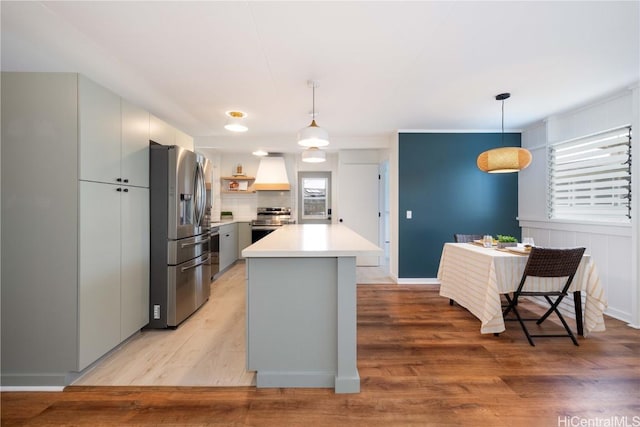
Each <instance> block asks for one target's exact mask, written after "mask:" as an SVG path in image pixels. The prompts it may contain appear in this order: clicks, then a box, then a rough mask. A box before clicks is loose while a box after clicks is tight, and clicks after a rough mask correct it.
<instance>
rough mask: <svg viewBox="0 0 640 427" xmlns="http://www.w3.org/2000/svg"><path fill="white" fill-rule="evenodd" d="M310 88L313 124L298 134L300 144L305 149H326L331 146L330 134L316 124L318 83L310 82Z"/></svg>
mask: <svg viewBox="0 0 640 427" xmlns="http://www.w3.org/2000/svg"><path fill="white" fill-rule="evenodd" d="M307 84H308V86H309V87H311V88H312V89H313V98H312V110H311V111H312V112H311V124H310V125H309V126H307V127H306V128H304V129H302V130H301V131H300V132H298V144H299V145H301V146H303V147H325V146H327V145H329V132H327V131H326V130H324V129H323V128H321V127H320V126H318V124H317V123H316V88H317V87H318V82H317V81H315V80H309V81H308V82H307Z"/></svg>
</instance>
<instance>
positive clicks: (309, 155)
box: [302, 147, 327, 163]
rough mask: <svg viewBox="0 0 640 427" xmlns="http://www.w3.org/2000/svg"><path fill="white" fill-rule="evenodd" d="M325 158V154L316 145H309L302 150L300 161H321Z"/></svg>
mask: <svg viewBox="0 0 640 427" xmlns="http://www.w3.org/2000/svg"><path fill="white" fill-rule="evenodd" d="M326 160H327V154H326V153H325V152H324V151H322V150H321V149H319V148H318V147H309V148H307V149H306V150H304V151H303V152H302V161H303V162H306V163H322V162H324V161H326Z"/></svg>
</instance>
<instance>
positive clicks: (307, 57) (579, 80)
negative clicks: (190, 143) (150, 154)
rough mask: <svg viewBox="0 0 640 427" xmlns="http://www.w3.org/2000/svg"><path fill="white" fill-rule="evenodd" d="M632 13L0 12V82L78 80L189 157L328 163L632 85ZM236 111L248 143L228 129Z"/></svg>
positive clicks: (85, 7) (425, 6)
mask: <svg viewBox="0 0 640 427" xmlns="http://www.w3.org/2000/svg"><path fill="white" fill-rule="evenodd" d="M639 6H640V2H638V1H624V2H613V1H602V2H598V1H569V2H558V1H548V2H547V1H531V2H506V1H498V2H485V1H471V2H462V1H440V2H436V1H408V2H400V1H389V2H380V1H356V2H322V1H317V2H312V1H299V2H296V1H289V2H270V1H233V2H231V1H228V2H223V1H201V2H183V1H175V2H173V1H165V2H149V1H141V2H134V1H126V2H111V1H109V2H94V1H91V2H89V1H86V2H83V1H80V2H63V1H56V2H10V1H2V2H1V3H0V8H1V9H0V12H1V15H2V22H1V24H2V45H1V47H2V51H1V53H2V58H1V60H2V63H1V65H2V70H3V71H73V72H80V73H83V74H85V75H87V76H88V77H90V78H92V79H93V80H95V81H97V82H98V83H101V84H103V85H104V86H106V87H108V88H110V89H112V90H113V91H115V92H117V93H119V94H120V95H122V96H123V97H125V98H127V99H129V100H130V101H132V102H134V103H136V104H139V105H141V106H143V107H145V108H147V109H148V110H149V111H151V112H152V113H153V114H155V115H156V116H158V117H160V118H162V119H164V120H166V121H167V122H169V123H171V124H173V125H174V126H176V127H178V128H180V129H181V130H183V131H185V132H187V133H189V134H191V135H193V136H194V137H195V139H196V147H201V148H203V147H210V148H215V149H218V150H221V151H252V150H254V149H257V148H263V149H267V150H271V151H282V152H295V151H296V150H299V149H298V148H297V146H296V133H297V131H298V130H299V129H301V128H303V127H305V126H307V125H308V124H309V122H310V121H311V117H310V112H311V103H312V102H311V101H312V90H311V89H310V88H309V87H308V86H307V80H309V79H313V80H317V81H318V82H319V87H318V88H317V89H316V110H317V112H318V113H319V114H318V116H317V121H318V123H319V125H320V126H322V127H324V128H325V129H327V130H328V131H329V135H330V138H331V145H330V146H329V149H330V150H336V149H342V148H378V147H384V146H386V145H387V144H388V141H389V137H390V135H392V134H393V132H394V131H395V130H397V129H430V130H490V131H495V130H499V129H500V126H501V123H500V120H501V110H500V108H501V105H500V102H499V101H496V100H495V95H497V94H498V93H501V92H511V94H512V96H511V98H510V99H509V100H507V101H505V117H504V121H505V123H504V125H505V129H508V130H509V129H521V128H524V127H526V126H527V125H529V124H531V123H534V122H536V121H538V120H541V119H543V118H545V117H547V116H549V115H551V114H554V113H558V112H562V111H565V110H567V109H570V108H572V107H576V106H578V105H581V104H584V103H586V102H589V101H592V100H594V99H597V98H600V97H603V96H605V95H607V94H609V93H611V92H612V91H615V90H618V89H623V88H625V87H628V86H630V85H632V84H635V83H636V82H638V80H639V79H640V26H639V22H640V19H639V17H640V7H639ZM232 109H240V110H242V111H245V112H246V113H247V114H248V117H247V118H246V119H245V120H246V124H247V125H248V127H249V131H248V132H246V133H244V134H231V133H230V132H228V131H226V130H224V129H223V125H224V124H225V120H226V117H225V115H224V113H225V111H228V110H232Z"/></svg>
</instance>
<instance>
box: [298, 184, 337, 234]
mask: <svg viewBox="0 0 640 427" xmlns="http://www.w3.org/2000/svg"><path fill="white" fill-rule="evenodd" d="M298 189H299V190H298V206H299V209H298V223H300V224H330V223H331V172H299V173H298Z"/></svg>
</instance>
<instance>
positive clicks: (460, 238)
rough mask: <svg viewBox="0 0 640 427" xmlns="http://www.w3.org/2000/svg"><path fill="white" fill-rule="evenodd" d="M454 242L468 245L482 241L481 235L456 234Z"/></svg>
mask: <svg viewBox="0 0 640 427" xmlns="http://www.w3.org/2000/svg"><path fill="white" fill-rule="evenodd" d="M453 240H454V241H455V242H456V243H468V242H473V241H474V240H482V235H481V234H454V235H453Z"/></svg>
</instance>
